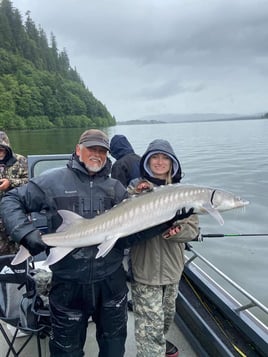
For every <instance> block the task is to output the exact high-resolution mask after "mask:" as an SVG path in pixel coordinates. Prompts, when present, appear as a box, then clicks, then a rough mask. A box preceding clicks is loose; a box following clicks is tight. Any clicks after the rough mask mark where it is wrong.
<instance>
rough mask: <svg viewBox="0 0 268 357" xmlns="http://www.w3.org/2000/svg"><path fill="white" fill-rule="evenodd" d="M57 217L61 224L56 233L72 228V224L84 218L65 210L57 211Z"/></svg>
mask: <svg viewBox="0 0 268 357" xmlns="http://www.w3.org/2000/svg"><path fill="white" fill-rule="evenodd" d="M58 213H59V215H60V216H61V218H62V220H63V221H62V224H61V225H60V226H59V227H58V229H57V230H56V232H64V231H66V230H67V228H69V227H70V226H72V225H73V224H74V223H77V222H79V221H82V220H84V219H85V218H83V217H81V216H80V215H79V214H77V213H74V212H72V211H68V210H65V209H60V210H58Z"/></svg>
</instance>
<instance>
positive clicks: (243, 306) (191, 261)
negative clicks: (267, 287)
mask: <svg viewBox="0 0 268 357" xmlns="http://www.w3.org/2000/svg"><path fill="white" fill-rule="evenodd" d="M189 252H190V253H191V254H192V255H191V256H189V255H190V254H186V263H185V266H186V267H191V266H193V265H194V266H195V268H197V269H200V261H202V262H203V263H204V264H205V265H204V266H207V267H209V268H210V269H212V271H214V272H215V273H216V274H217V275H218V276H220V277H221V278H223V279H224V281H226V282H227V283H228V284H230V285H231V286H232V287H234V288H235V290H236V291H238V292H239V293H240V294H242V296H243V297H244V298H246V303H241V302H238V304H237V307H234V311H235V312H236V313H239V312H242V311H246V310H249V309H251V308H253V307H256V308H258V309H260V310H261V311H262V312H264V313H265V314H267V315H268V308H267V307H266V306H265V305H264V304H262V303H261V302H260V301H259V300H258V299H256V298H255V297H254V296H252V295H251V294H250V293H249V292H247V291H246V290H245V289H243V288H242V287H241V286H240V285H238V284H237V283H236V282H235V281H233V280H232V279H231V278H230V277H229V276H227V275H226V274H225V273H223V272H222V271H221V270H220V269H218V268H217V267H216V266H215V265H214V264H213V263H211V262H210V261H209V260H207V259H206V258H205V257H203V256H202V255H201V254H200V253H198V252H197V251H196V250H194V249H193V248H192V247H189ZM202 272H203V274H206V275H207V276H209V278H210V280H211V276H210V275H208V274H207V273H206V272H204V269H203V267H202ZM213 281H214V283H216V281H215V280H214V279H213ZM216 284H217V283H216ZM224 290H225V289H224ZM225 293H227V291H225ZM227 294H228V293H227ZM248 312H249V311H248ZM254 315H255V314H254ZM259 322H260V321H259ZM264 326H265V325H264ZM265 328H267V326H265Z"/></svg>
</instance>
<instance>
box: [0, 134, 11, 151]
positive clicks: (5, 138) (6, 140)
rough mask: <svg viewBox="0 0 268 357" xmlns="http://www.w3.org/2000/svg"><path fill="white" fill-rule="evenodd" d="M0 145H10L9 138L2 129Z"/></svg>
mask: <svg viewBox="0 0 268 357" xmlns="http://www.w3.org/2000/svg"><path fill="white" fill-rule="evenodd" d="M0 146H8V147H10V143H9V138H8V136H7V134H6V133H5V132H4V131H0Z"/></svg>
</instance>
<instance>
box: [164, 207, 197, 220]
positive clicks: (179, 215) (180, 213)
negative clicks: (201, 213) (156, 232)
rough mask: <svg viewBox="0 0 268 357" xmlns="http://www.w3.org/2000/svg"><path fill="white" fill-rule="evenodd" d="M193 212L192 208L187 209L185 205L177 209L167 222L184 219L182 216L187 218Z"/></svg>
mask: <svg viewBox="0 0 268 357" xmlns="http://www.w3.org/2000/svg"><path fill="white" fill-rule="evenodd" d="M193 213H194V208H189V210H188V211H187V210H186V208H185V207H183V208H182V209H179V210H178V211H177V212H176V215H175V217H173V218H172V219H171V220H170V221H169V222H172V223H174V222H176V221H178V220H179V219H184V218H188V217H190V216H191V215H192V214H193Z"/></svg>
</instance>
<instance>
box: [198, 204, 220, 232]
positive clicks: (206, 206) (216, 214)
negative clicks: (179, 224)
mask: <svg viewBox="0 0 268 357" xmlns="http://www.w3.org/2000/svg"><path fill="white" fill-rule="evenodd" d="M202 207H203V209H204V210H205V211H207V213H208V214H210V215H211V216H212V217H213V218H215V219H216V221H217V222H218V223H219V224H220V225H221V226H222V225H223V224H224V220H223V218H222V216H221V214H220V212H219V211H217V210H216V208H214V207H213V206H212V205H211V204H210V203H206V204H203V206H202Z"/></svg>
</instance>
